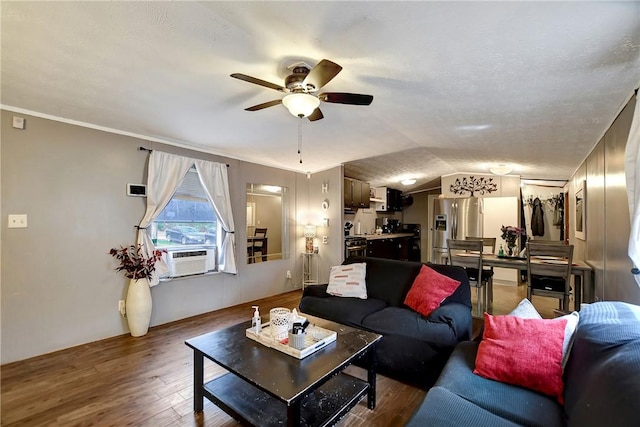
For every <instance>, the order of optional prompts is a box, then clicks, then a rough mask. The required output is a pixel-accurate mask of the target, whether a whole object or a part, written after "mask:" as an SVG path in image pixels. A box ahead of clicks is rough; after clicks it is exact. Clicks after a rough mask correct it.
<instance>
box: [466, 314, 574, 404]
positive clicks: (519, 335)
mask: <svg viewBox="0 0 640 427" xmlns="http://www.w3.org/2000/svg"><path fill="white" fill-rule="evenodd" d="M566 324H567V320H566V319H522V318H520V317H516V316H508V315H507V316H492V315H490V314H487V313H485V314H484V335H483V337H482V342H481V343H480V346H479V347H478V354H477V355H476V368H475V369H474V371H473V373H474V374H477V375H480V376H482V377H485V378H489V379H492V380H496V381H501V382H505V383H508V384H513V385H517V386H520V387H526V388H529V389H531V390H535V391H538V392H540V393H544V394H547V395H550V396H553V397H555V398H557V399H558V402H560V403H561V404H563V403H564V401H563V398H562V392H563V388H564V383H563V382H562V343H563V340H564V330H565V326H566Z"/></svg>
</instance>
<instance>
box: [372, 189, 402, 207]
mask: <svg viewBox="0 0 640 427" xmlns="http://www.w3.org/2000/svg"><path fill="white" fill-rule="evenodd" d="M375 195H376V199H381V200H383V202H382V203H380V202H378V203H376V211H378V212H400V211H402V192H401V191H400V190H396V189H394V188H389V187H377V188H376V189H375Z"/></svg>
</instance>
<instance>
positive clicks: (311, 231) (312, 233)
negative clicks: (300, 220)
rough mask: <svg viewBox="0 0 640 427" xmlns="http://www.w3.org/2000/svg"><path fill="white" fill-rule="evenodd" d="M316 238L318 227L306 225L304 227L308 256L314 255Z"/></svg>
mask: <svg viewBox="0 0 640 427" xmlns="http://www.w3.org/2000/svg"><path fill="white" fill-rule="evenodd" d="M314 237H316V226H315V225H305V226H304V243H305V252H307V253H308V254H310V253H313V238H314Z"/></svg>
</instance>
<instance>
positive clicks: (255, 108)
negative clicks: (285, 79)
mask: <svg viewBox="0 0 640 427" xmlns="http://www.w3.org/2000/svg"><path fill="white" fill-rule="evenodd" d="M279 104H282V99H275V100H273V101H269V102H264V103H262V104H258V105H254V106H253V107H248V108H245V109H244V110H245V111H258V110H262V109H263V108H269V107H273V106H274V105H279Z"/></svg>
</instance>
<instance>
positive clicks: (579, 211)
mask: <svg viewBox="0 0 640 427" xmlns="http://www.w3.org/2000/svg"><path fill="white" fill-rule="evenodd" d="M586 196H587V182H586V181H582V182H581V183H580V185H579V186H578V187H577V188H576V221H575V233H576V239H580V240H585V239H586V234H587V233H586V232H587V217H586V214H587V209H586V204H587V199H586Z"/></svg>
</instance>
